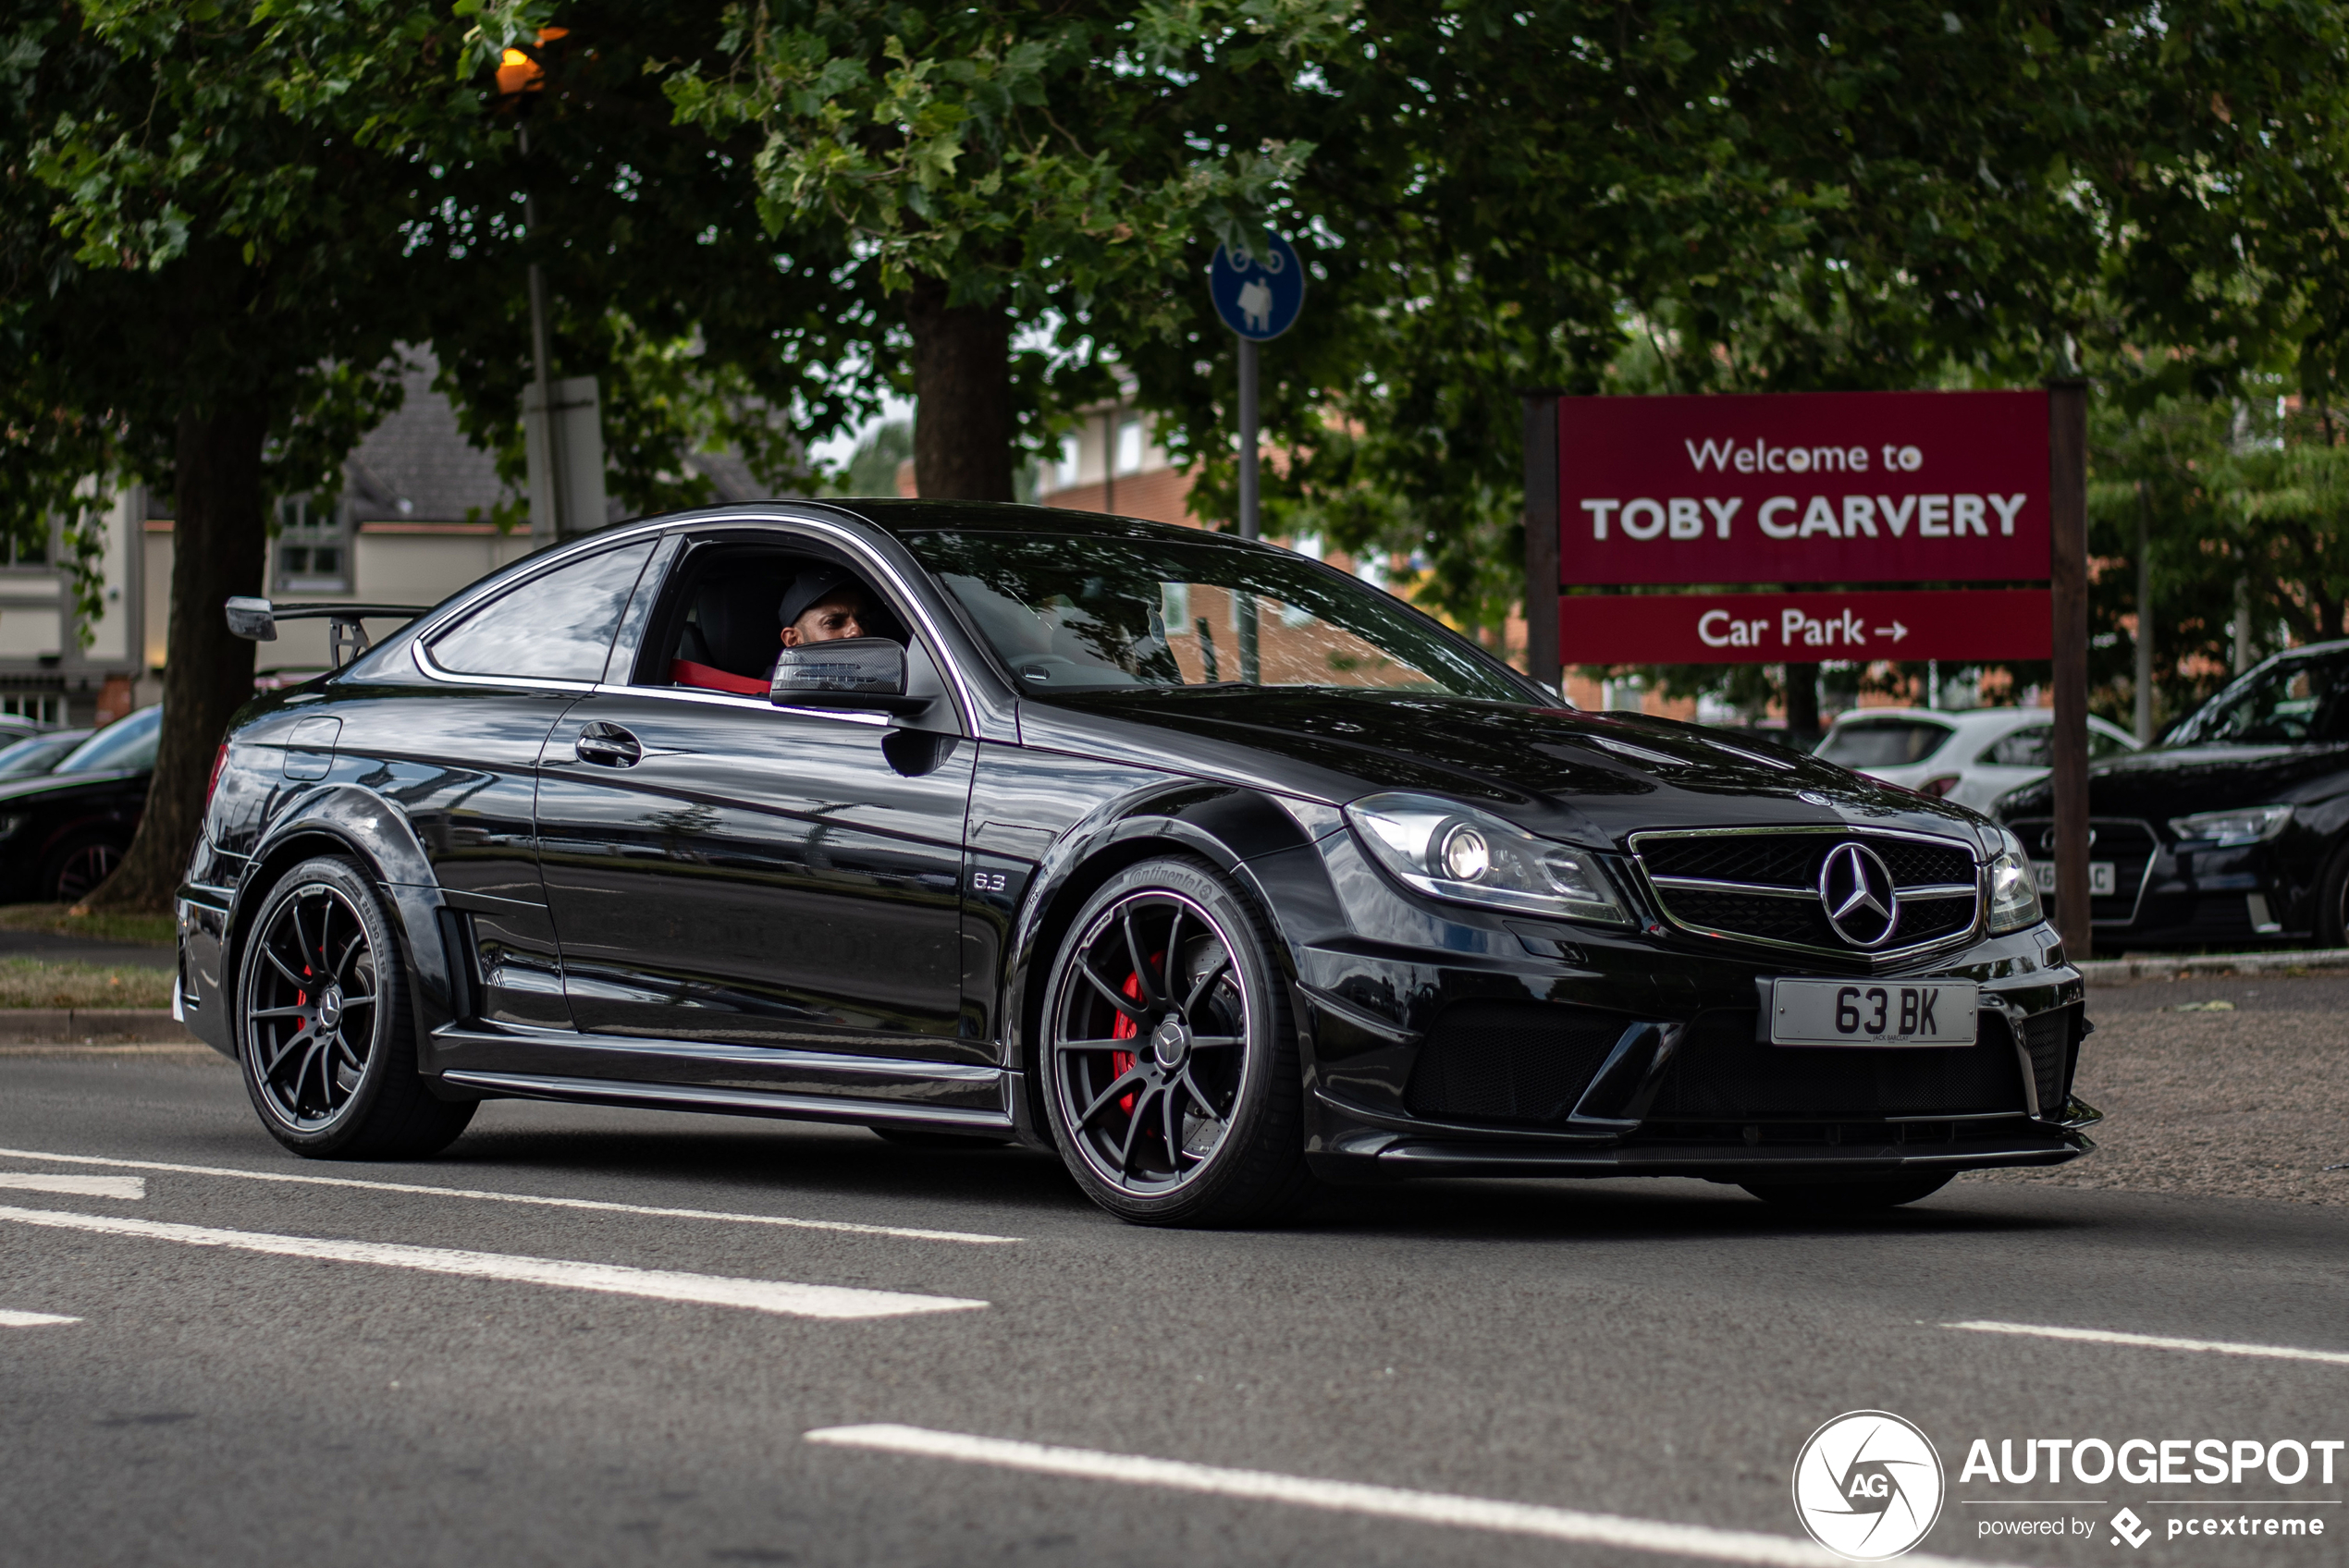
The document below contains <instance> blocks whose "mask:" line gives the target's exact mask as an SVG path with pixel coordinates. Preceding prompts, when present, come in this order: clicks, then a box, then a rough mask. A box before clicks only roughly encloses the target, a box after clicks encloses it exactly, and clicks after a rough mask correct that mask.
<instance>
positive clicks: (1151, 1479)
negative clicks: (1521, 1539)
mask: <svg viewBox="0 0 2349 1568" xmlns="http://www.w3.org/2000/svg"><path fill="white" fill-rule="evenodd" d="M805 1436H806V1440H807V1441H809V1442H811V1443H823V1444H825V1445H827V1446H830V1447H832V1448H850V1449H870V1450H875V1451H878V1452H883V1453H902V1454H910V1455H915V1456H917V1457H920V1458H924V1459H949V1460H956V1461H960V1462H961V1463H963V1464H987V1465H992V1466H995V1467H996V1468H998V1469H1003V1470H1026V1471H1029V1472H1032V1473H1034V1474H1037V1475H1042V1476H1076V1477H1080V1478H1082V1479H1085V1480H1088V1481H1123V1482H1125V1483H1126V1484H1127V1485H1129V1486H1138V1487H1160V1488H1165V1489H1167V1490H1170V1491H1178V1492H1204V1493H1208V1494H1210V1495H1211V1496H1215V1497H1230V1498H1242V1499H1248V1500H1251V1501H1261V1502H1285V1503H1288V1504H1291V1505H1292V1506H1295V1507H1298V1508H1318V1509H1322V1510H1323V1511H1325V1512H1327V1513H1359V1514H1366V1515H1369V1516H1371V1517H1372V1518H1379V1519H1408V1520H1411V1521H1413V1522H1415V1523H1419V1524H1423V1525H1453V1526H1455V1527H1457V1528H1460V1529H1469V1530H1493V1531H1497V1532H1499V1533H1501V1534H1503V1535H1511V1536H1538V1537H1543V1538H1545V1539H1548V1540H1556V1541H1575V1542H1580V1543H1582V1544H1586V1545H1591V1546H1601V1547H1612V1548H1615V1549H1617V1550H1625V1551H1654V1552H1661V1553H1663V1554H1665V1555H1666V1556H1669V1557H1701V1558H1706V1559H1709V1560H1711V1561H1713V1562H1749V1563H1759V1564H1762V1565H1763V1568H1849V1565H1848V1563H1847V1562H1846V1561H1845V1560H1844V1559H1843V1558H1840V1557H1837V1556H1834V1555H1832V1554H1831V1553H1829V1552H1827V1551H1825V1550H1821V1549H1820V1548H1818V1547H1815V1546H1813V1545H1812V1544H1811V1543H1810V1542H1809V1541H1805V1540H1799V1539H1797V1538H1795V1537H1792V1536H1771V1535H1764V1534H1763V1533H1761V1532H1760V1531H1756V1530H1723V1529H1716V1527H1714V1526H1713V1525H1672V1524H1666V1523H1664V1522H1662V1521H1660V1520H1654V1519H1630V1518H1625V1517H1624V1516H1622V1515H1620V1514H1615V1513H1583V1512H1582V1511H1580V1509H1573V1508H1551V1507H1547V1506H1544V1505H1543V1504H1539V1503H1530V1502H1502V1501H1497V1500H1495V1499H1493V1498H1482V1497H1457V1496H1453V1495H1451V1494H1448V1493H1445V1492H1420V1491H1406V1490H1404V1489H1402V1488H1398V1487H1376V1486H1369V1485H1365V1484H1364V1483H1362V1482H1359V1481H1322V1480H1315V1479H1313V1478H1311V1477H1310V1476H1283V1475H1279V1474H1276V1473H1274V1472H1272V1471H1267V1470H1232V1469H1226V1468H1224V1466H1222V1465H1217V1464H1187V1463H1185V1462H1183V1461H1180V1460H1172V1459H1145V1458H1142V1457H1140V1456H1139V1455H1137V1454H1130V1453H1102V1452H1096V1451H1094V1450H1092V1449H1082V1448H1056V1447H1053V1446H1052V1445H1049V1444H1046V1443H1029V1442H1015V1441H1013V1440H1011V1439H1003V1438H980V1437H971V1436H968V1435H966V1434H965V1433H961V1432H933V1431H929V1430H928V1429H926V1428H924V1427H895V1426H871V1427H818V1428H817V1429H816V1430H815V1431H812V1432H808V1433H806V1434H805ZM1900 1561H1901V1564H1902V1568H1998V1565H1996V1564H1992V1563H1985V1562H1979V1561H1976V1560H1974V1559H1966V1560H1963V1561H1961V1560H1960V1559H1957V1558H1949V1557H1932V1556H1927V1555H1926V1554H1925V1553H1923V1552H1912V1553H1911V1554H1910V1555H1908V1556H1907V1557H1904V1558H1902V1559H1901V1560H1900Z"/></svg>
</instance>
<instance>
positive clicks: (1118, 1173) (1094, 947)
mask: <svg viewBox="0 0 2349 1568" xmlns="http://www.w3.org/2000/svg"><path fill="white" fill-rule="evenodd" d="M1041 1038H1042V1047H1043V1061H1042V1066H1043V1072H1044V1079H1045V1095H1044V1097H1045V1102H1046V1106H1047V1109H1048V1110H1049V1113H1050V1115H1051V1117H1052V1130H1053V1132H1054V1133H1055V1134H1056V1136H1057V1140H1058V1143H1059V1145H1060V1148H1061V1154H1062V1158H1064V1160H1065V1162H1066V1163H1067V1166H1068V1169H1069V1171H1070V1173H1071V1174H1073V1175H1074V1176H1075V1177H1076V1182H1077V1184H1078V1185H1079V1186H1081V1187H1083V1188H1084V1189H1085V1192H1086V1194H1087V1195H1088V1196H1089V1197H1091V1198H1092V1199H1093V1201H1094V1202H1096V1203H1098V1204H1100V1205H1101V1207H1103V1208H1106V1209H1108V1210H1109V1211H1110V1212H1111V1213H1112V1214H1114V1215H1116V1216H1117V1217H1118V1218H1119V1219H1126V1220H1131V1221H1133V1222H1134V1223H1136V1224H1142V1225H1202V1226H1205V1225H1245V1224H1249V1223H1253V1222H1258V1221H1262V1220H1266V1219H1273V1218H1274V1217H1276V1216H1278V1215H1280V1214H1283V1213H1285V1212H1286V1211H1287V1210H1289V1209H1291V1208H1293V1207H1296V1206H1297V1204H1298V1203H1299V1202H1300V1201H1301V1200H1302V1199H1303V1198H1304V1196H1305V1194H1307V1192H1308V1191H1309V1190H1310V1181H1311V1179H1310V1176H1309V1175H1308V1173H1307V1170H1306V1167H1305V1147H1304V1144H1305V1141H1304V1109H1303V1096H1304V1087H1303V1083H1302V1079H1301V1075H1300V1073H1299V1072H1298V1068H1297V1032H1296V1028H1295V1026H1294V1024H1293V1023H1292V1022H1291V1019H1290V1016H1289V1010H1288V1006H1287V1003H1286V1000H1285V998H1284V996H1283V995H1282V989H1281V986H1280V985H1279V982H1278V972H1277V970H1276V969H1275V967H1274V965H1273V960H1272V956H1271V953H1270V951H1269V949H1268V943H1267V940H1266V933H1265V930H1264V927H1263V925H1262V923H1261V921H1260V919H1259V918H1258V916H1257V914H1256V913H1255V911H1254V910H1253V909H1252V908H1251V907H1250V906H1249V905H1248V902H1247V901H1246V900H1244V899H1243V898H1242V897H1241V896H1240V894H1239V893H1238V892H1237V890H1236V889H1235V888H1232V887H1231V885H1230V884H1228V883H1226V882H1225V881H1224V879H1223V878H1221V877H1219V876H1215V875H1214V874H1213V873H1212V872H1211V871H1209V870H1208V869H1207V868H1206V867H1205V866H1202V865H1199V864H1194V863H1192V862H1189V861H1180V860H1154V861H1146V862H1144V863H1142V864H1139V865H1136V866H1133V867H1131V868H1130V869H1128V870H1126V871H1125V872H1122V873H1120V874H1119V875H1118V876H1114V877H1113V878H1111V879H1110V881H1109V883H1108V885H1107V886H1105V887H1103V888H1101V890H1100V891H1099V892H1097V893H1095V894H1094V895H1093V896H1092V898H1091V899H1090V900H1088V901H1087V903H1086V905H1085V907H1084V909H1083V910H1082V911H1081V912H1079V913H1078V914H1077V917H1076V922H1075V923H1074V924H1073V925H1071V926H1070V927H1069V933H1068V936H1067V938H1066V939H1065V940H1064V941H1063V942H1062V944H1061V949H1060V952H1059V955H1058V956H1057V958H1056V959H1055V960H1054V962H1053V965H1052V981H1051V985H1050V986H1049V988H1048V989H1047V991H1046V993H1045V998H1044V1015H1043V1029H1042V1035H1041Z"/></svg>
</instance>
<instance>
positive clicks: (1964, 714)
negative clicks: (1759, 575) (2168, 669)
mask: <svg viewBox="0 0 2349 1568" xmlns="http://www.w3.org/2000/svg"><path fill="white" fill-rule="evenodd" d="M2343 646H2344V647H2349V643H2344V644H2343ZM1885 718H1890V719H1900V720H1903V721H1911V722H1914V721H1923V722H1925V723H1929V724H1938V725H1941V726H1943V727H1945V728H1947V729H1953V730H1957V731H1960V732H1963V731H1965V730H1968V729H2027V728H2028V727H2030V726H2031V725H2034V724H2052V723H2054V722H2055V710H2053V709H2052V708H2024V707H1992V708H1954V709H1953V708H1847V709H1846V710H1844V711H1843V712H1842V713H1839V714H1838V715H1836V716H1835V723H1834V724H1833V725H1831V726H1829V728H1830V729H1840V728H1841V727H1842V726H1843V725H1844V724H1846V723H1847V722H1854V723H1856V722H1861V721H1865V720H1873V719H1885ZM2088 722H2089V724H2091V725H2092V726H2094V727H2096V728H2097V729H2103V730H2107V731H2109V732H2110V733H2112V734H2114V735H2120V736H2124V737H2127V738H2128V739H2130V740H2131V741H2134V740H2135V737H2134V736H2131V735H2129V732H2128V731H2127V730H2125V729H2121V727H2120V726H2119V725H2117V724H2115V723H2113V722H2112V721H2111V720H2110V719H2108V718H2105V717H2101V716H2099V715H2097V714H2090V715H2089V716H2088Z"/></svg>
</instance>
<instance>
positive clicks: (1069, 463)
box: [1052, 430, 1085, 490]
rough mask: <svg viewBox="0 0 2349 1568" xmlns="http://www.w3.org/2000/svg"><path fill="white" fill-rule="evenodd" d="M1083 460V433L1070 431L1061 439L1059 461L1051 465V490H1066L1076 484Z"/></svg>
mask: <svg viewBox="0 0 2349 1568" xmlns="http://www.w3.org/2000/svg"><path fill="white" fill-rule="evenodd" d="M1084 460H1085V433H1084V432H1083V431H1079V430H1072V431H1070V432H1069V433H1068V434H1067V435H1064V436H1062V437H1061V455H1060V460H1059V461H1058V462H1056V463H1054V464H1053V465H1052V488H1054V489H1055V490H1066V489H1068V488H1070V487H1071V486H1072V485H1074V484H1076V475H1077V472H1078V470H1079V469H1080V468H1081V466H1082V465H1083V463H1084Z"/></svg>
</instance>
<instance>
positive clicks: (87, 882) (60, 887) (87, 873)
mask: <svg viewBox="0 0 2349 1568" xmlns="http://www.w3.org/2000/svg"><path fill="white" fill-rule="evenodd" d="M120 864H122V846H121V845H120V844H117V843H116V842H115V841H114V840H113V839H80V840H78V841H76V842H74V843H70V844H68V845H67V846H66V847H65V848H64V849H63V850H62V851H59V852H58V853H57V855H56V856H55V858H54V859H52V860H51V861H50V862H49V869H48V875H47V876H45V877H44V878H43V880H44V881H45V882H46V883H47V884H48V891H49V899H50V901H51V902H53V903H60V904H78V903H80V901H81V900H84V899H86V898H88V897H89V896H90V895H91V894H92V893H94V892H96V891H97V890H98V889H99V888H102V887H104V886H105V881H106V878H107V877H109V876H113V875H114V874H115V867H117V866H118V865H120Z"/></svg>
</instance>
